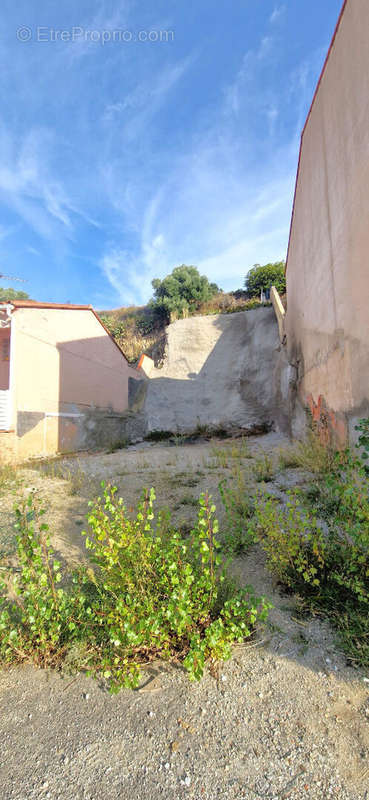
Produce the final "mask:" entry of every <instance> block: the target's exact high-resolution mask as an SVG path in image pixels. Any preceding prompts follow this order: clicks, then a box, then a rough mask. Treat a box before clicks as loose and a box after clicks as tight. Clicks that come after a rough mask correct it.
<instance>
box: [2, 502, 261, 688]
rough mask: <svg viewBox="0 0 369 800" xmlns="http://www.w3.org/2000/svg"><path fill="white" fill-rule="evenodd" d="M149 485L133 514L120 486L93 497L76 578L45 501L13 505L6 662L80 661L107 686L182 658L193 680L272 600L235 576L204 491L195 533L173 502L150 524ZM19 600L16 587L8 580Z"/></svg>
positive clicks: (5, 596)
mask: <svg viewBox="0 0 369 800" xmlns="http://www.w3.org/2000/svg"><path fill="white" fill-rule="evenodd" d="M154 499H155V494H154V490H153V489H151V491H149V492H148V491H147V492H145V493H144V495H143V497H142V499H141V502H140V503H139V506H138V510H137V514H136V516H135V517H134V518H131V517H129V516H128V514H127V512H126V509H125V507H124V504H123V500H122V499H121V498H118V497H117V490H116V488H114V487H113V488H112V487H107V488H105V487H104V490H103V494H102V496H101V497H99V498H98V499H97V501H96V502H95V503H90V513H89V515H88V523H89V532H88V533H87V534H84V535H85V541H86V548H87V550H88V553H89V554H90V562H91V565H90V566H81V567H80V568H79V569H77V570H75V571H74V572H73V573H72V575H71V576H69V579H68V575H67V574H65V572H63V571H62V567H61V563H60V561H58V560H57V559H56V558H55V556H54V552H53V549H52V546H51V540H50V536H49V532H48V527H47V525H45V523H43V521H42V519H43V514H44V510H43V509H42V508H40V506H39V505H38V504H37V501H36V500H35V499H34V498H33V497H30V498H29V500H28V502H27V505H26V506H25V507H22V508H19V509H18V511H17V529H18V537H17V539H18V561H19V572H16V573H15V574H14V570H13V569H12V568H10V567H6V568H5V576H4V581H3V582H2V584H1V599H0V660H1V661H2V662H7V663H15V662H30V663H35V664H37V665H38V666H42V667H46V666H62V665H63V664H67V665H68V668H72V669H78V670H81V669H84V670H87V673H88V674H90V675H91V676H94V677H99V678H100V677H104V678H105V679H106V680H107V681H108V682H109V684H110V689H111V691H118V690H119V689H120V688H121V687H122V686H128V687H134V686H137V685H138V683H139V680H140V670H141V665H142V664H143V663H145V662H147V661H148V660H150V659H153V658H157V657H160V658H165V659H168V660H173V659H175V660H176V661H177V662H178V661H180V662H181V663H182V664H183V666H184V667H185V669H186V670H187V672H188V674H189V677H190V678H191V679H193V680H194V679H200V678H201V676H202V674H203V671H204V668H205V665H206V663H209V662H210V663H212V662H215V661H217V660H219V659H221V660H224V659H227V658H229V657H230V655H231V648H232V644H233V643H234V642H237V641H242V640H244V639H245V638H247V637H248V636H250V634H251V632H252V630H253V629H254V627H255V624H256V622H257V621H258V620H264V619H265V618H266V615H267V612H268V608H269V604H268V603H267V602H266V601H265V599H264V598H260V599H258V598H255V597H254V594H253V591H252V589H251V588H250V587H247V588H246V589H244V590H241V589H238V588H237V587H236V586H235V584H234V583H232V582H230V581H229V579H228V577H227V573H226V567H225V564H224V562H223V560H222V558H221V557H220V554H219V548H220V545H219V542H218V539H217V533H218V524H217V521H216V519H215V517H214V514H215V506H213V504H212V502H211V498H210V497H209V496H208V495H207V494H203V495H201V497H200V500H199V512H198V517H197V522H196V524H195V526H194V528H193V529H192V531H191V533H190V534H189V536H188V537H186V538H184V537H183V536H182V535H181V533H180V532H179V531H177V530H175V528H174V527H173V526H172V523H171V520H170V514H169V512H168V511H165V512H163V513H162V514H161V515H159V518H158V522H157V525H155V522H154V510H153V503H154ZM9 586H11V587H12V588H13V590H14V591H15V595H16V599H15V600H13V599H12V598H11V596H9V592H8V588H9Z"/></svg>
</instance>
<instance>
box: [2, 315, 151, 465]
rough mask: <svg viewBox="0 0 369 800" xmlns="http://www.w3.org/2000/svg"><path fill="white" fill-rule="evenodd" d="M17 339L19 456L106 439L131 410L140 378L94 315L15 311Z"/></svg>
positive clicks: (15, 391) (14, 347)
mask: <svg viewBox="0 0 369 800" xmlns="http://www.w3.org/2000/svg"><path fill="white" fill-rule="evenodd" d="M11 336H12V355H11V359H12V380H11V383H12V391H11V397H12V405H13V417H14V424H15V428H16V434H17V443H16V444H17V457H18V458H26V457H28V456H29V455H38V454H48V453H53V452H59V451H71V450H75V449H77V450H78V449H84V448H88V447H89V446H94V443H95V444H96V442H97V441H103V437H101V434H104V428H105V430H108V429H109V430H113V428H112V423H114V420H115V423H114V424H115V425H116V424H117V422H116V420H117V415H118V416H119V414H122V412H124V411H126V410H127V408H128V381H129V377H134V378H138V377H139V376H138V373H137V371H136V370H135V369H133V368H131V367H130V366H129V364H128V363H127V361H126V359H125V358H124V356H123V354H122V353H121V352H120V350H119V348H118V347H117V346H116V344H115V343H114V341H113V340H112V339H111V337H110V336H109V335H108V333H107V332H106V331H105V330H104V328H103V326H102V325H101V324H100V323H99V321H98V320H97V319H96V317H95V316H94V314H93V312H92V311H90V310H89V309H81V310H79V309H68V308H62V309H59V308H42V307H41V308H40V307H32V308H16V310H14V311H13V313H12V333H11ZM105 412H106V414H105ZM114 415H115V416H114ZM109 425H110V428H109ZM90 433H91V437H92V438H91V444H90V439H89V435H90ZM97 434H99V436H97ZM93 436H95V438H93ZM112 436H113V433H112ZM99 437H100V438H99ZM107 441H108V443H109V439H107ZM112 441H113V439H112Z"/></svg>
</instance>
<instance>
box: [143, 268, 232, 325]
mask: <svg viewBox="0 0 369 800" xmlns="http://www.w3.org/2000/svg"><path fill="white" fill-rule="evenodd" d="M152 287H153V289H154V297H153V299H152V300H151V301H150V306H151V307H152V308H154V309H155V311H156V312H157V313H159V314H160V315H162V316H165V317H166V318H167V319H169V318H170V314H171V312H177V313H178V314H181V313H182V312H183V311H188V312H191V311H195V310H196V309H197V308H198V307H199V306H200V305H201V303H205V302H206V301H207V300H210V299H211V298H212V297H213V296H214V295H215V294H217V293H218V292H219V291H220V290H219V288H218V286H217V285H216V283H210V282H209V280H208V279H207V277H206V276H205V275H200V273H199V271H198V269H197V267H192V266H190V267H188V266H187V265H186V264H182V265H181V266H180V267H175V269H174V270H173V271H172V272H171V274H170V275H167V276H166V278H164V279H163V280H162V281H161V280H160V279H159V278H155V279H154V280H153V281H152Z"/></svg>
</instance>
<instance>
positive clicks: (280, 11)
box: [269, 5, 286, 25]
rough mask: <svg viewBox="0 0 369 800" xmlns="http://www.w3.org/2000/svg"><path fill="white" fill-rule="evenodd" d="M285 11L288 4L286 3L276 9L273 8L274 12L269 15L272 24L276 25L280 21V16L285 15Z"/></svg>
mask: <svg viewBox="0 0 369 800" xmlns="http://www.w3.org/2000/svg"><path fill="white" fill-rule="evenodd" d="M285 12H286V6H285V5H283V6H276V7H275V9H274V10H273V13H272V14H271V16H270V17H269V22H270V23H271V25H274V24H275V23H276V22H278V21H279V20H280V18H281V17H283V15H284V14H285Z"/></svg>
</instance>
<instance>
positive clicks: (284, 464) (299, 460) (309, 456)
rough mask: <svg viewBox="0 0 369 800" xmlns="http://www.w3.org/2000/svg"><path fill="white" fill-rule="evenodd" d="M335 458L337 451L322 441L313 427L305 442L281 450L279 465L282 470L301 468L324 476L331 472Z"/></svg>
mask: <svg viewBox="0 0 369 800" xmlns="http://www.w3.org/2000/svg"><path fill="white" fill-rule="evenodd" d="M334 457H335V451H334V450H333V449H332V447H330V446H329V445H328V444H327V443H325V442H324V441H322V440H321V438H320V436H319V433H318V431H317V430H316V429H315V428H314V427H313V428H311V430H309V431H308V433H307V435H306V437H305V439H304V440H303V441H301V442H298V443H297V444H295V445H292V446H291V447H288V448H282V449H281V450H280V453H279V465H280V467H281V469H283V468H288V467H300V468H301V469H304V470H306V471H307V472H312V473H314V474H315V475H322V474H324V473H326V472H329V471H330V470H331V468H332V465H333V461H334Z"/></svg>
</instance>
